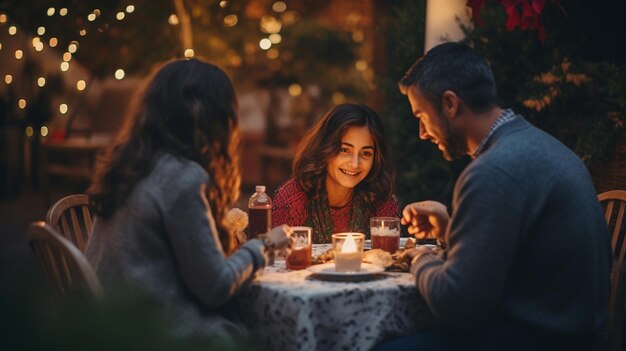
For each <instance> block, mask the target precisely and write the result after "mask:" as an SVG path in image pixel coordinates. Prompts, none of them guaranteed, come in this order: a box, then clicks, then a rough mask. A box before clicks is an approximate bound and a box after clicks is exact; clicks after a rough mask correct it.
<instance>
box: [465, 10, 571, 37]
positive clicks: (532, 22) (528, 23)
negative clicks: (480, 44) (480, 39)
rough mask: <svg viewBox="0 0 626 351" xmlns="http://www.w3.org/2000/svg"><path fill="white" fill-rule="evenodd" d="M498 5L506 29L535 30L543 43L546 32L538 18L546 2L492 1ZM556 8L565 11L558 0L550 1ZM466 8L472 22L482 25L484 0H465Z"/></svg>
mask: <svg viewBox="0 0 626 351" xmlns="http://www.w3.org/2000/svg"><path fill="white" fill-rule="evenodd" d="M494 1H495V2H498V3H500V5H502V7H503V8H504V11H505V12H506V14H507V20H506V29H507V30H508V31H512V30H513V29H515V28H517V27H518V26H519V27H520V29H521V30H526V29H530V30H536V31H537V35H538V36H539V39H540V40H541V41H542V42H543V41H545V39H546V31H545V28H544V27H543V25H542V24H541V22H540V21H539V16H540V15H541V12H542V11H543V7H544V6H545V4H546V0H494ZM552 2H553V3H555V4H556V5H557V6H559V7H560V8H561V11H563V13H565V10H564V9H563V8H562V7H561V4H560V0H552ZM467 6H468V7H470V8H471V9H472V17H473V19H474V21H475V22H476V23H477V24H479V25H481V26H482V25H483V21H482V19H481V18H480V11H481V10H482V9H483V8H484V7H485V0H467Z"/></svg>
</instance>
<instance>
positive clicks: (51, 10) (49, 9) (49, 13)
mask: <svg viewBox="0 0 626 351" xmlns="http://www.w3.org/2000/svg"><path fill="white" fill-rule="evenodd" d="M48 16H54V7H50V8H48Z"/></svg>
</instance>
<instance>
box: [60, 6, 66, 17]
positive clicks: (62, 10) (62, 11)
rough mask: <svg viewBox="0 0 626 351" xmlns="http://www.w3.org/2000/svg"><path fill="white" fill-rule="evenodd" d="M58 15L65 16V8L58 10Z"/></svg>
mask: <svg viewBox="0 0 626 351" xmlns="http://www.w3.org/2000/svg"><path fill="white" fill-rule="evenodd" d="M59 15H60V16H65V15H67V9H66V8H65V7H64V8H62V9H60V10H59Z"/></svg>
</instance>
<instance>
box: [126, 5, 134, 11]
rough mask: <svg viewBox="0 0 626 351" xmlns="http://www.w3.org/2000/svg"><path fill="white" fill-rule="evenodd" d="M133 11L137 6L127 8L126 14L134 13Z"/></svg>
mask: <svg viewBox="0 0 626 351" xmlns="http://www.w3.org/2000/svg"><path fill="white" fill-rule="evenodd" d="M133 11H135V6H134V5H128V6H126V12H128V13H133Z"/></svg>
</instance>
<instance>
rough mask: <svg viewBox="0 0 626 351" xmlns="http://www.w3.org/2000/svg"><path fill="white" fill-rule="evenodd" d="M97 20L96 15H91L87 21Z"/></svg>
mask: <svg viewBox="0 0 626 351" xmlns="http://www.w3.org/2000/svg"><path fill="white" fill-rule="evenodd" d="M95 20H96V14H95V13H90V14H89V15H87V21H89V22H93V21H95Z"/></svg>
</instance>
